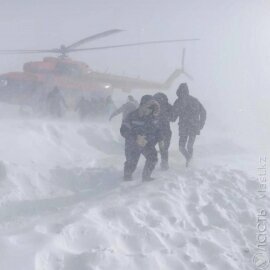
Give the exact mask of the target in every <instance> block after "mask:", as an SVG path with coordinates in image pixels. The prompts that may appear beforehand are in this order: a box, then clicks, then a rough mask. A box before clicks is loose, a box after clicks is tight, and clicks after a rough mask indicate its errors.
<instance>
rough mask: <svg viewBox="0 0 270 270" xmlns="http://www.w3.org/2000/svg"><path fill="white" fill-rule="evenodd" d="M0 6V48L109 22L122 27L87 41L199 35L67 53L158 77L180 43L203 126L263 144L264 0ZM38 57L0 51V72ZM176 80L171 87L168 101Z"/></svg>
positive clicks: (175, 60)
mask: <svg viewBox="0 0 270 270" xmlns="http://www.w3.org/2000/svg"><path fill="white" fill-rule="evenodd" d="M0 4H1V10H0V33H1V43H0V49H32V48H33V49H47V48H48V49H49V48H55V47H58V46H60V45H61V44H66V45H68V44H71V43H73V42H75V41H77V40H79V39H81V38H84V37H86V36H89V35H92V34H95V33H98V32H102V31H105V30H108V29H112V28H119V29H125V30H126V31H125V32H123V33H119V34H117V35H115V36H111V37H107V38H104V39H102V40H99V41H95V42H93V43H89V46H87V47H90V46H91V45H93V46H97V45H114V44H118V43H128V42H139V41H149V40H159V39H179V38H200V41H198V42H194V43H183V44H170V45H155V46H154V45H153V46H152V45H151V46H145V47H140V48H135V47H134V48H121V49H114V50H107V51H96V52H88V53H78V54H74V55H71V57H72V58H74V59H78V60H82V61H84V62H86V63H88V64H89V66H90V67H91V68H92V69H95V70H99V71H104V70H107V69H108V70H109V72H111V73H116V74H121V75H122V74H123V73H124V74H126V75H129V76H134V77H137V76H140V77H141V78H145V79H151V80H155V81H164V80H165V79H166V78H167V77H168V76H169V74H170V73H171V72H172V71H173V70H174V69H175V68H177V67H179V66H180V58H181V51H182V48H184V47H186V49H187V58H186V68H187V70H188V71H189V72H190V73H191V74H192V76H193V77H194V78H195V80H194V82H190V81H188V80H187V81H188V82H189V85H190V90H191V92H192V94H194V95H195V96H197V97H198V98H199V99H200V100H201V101H202V102H203V103H204V104H205V106H206V108H207V109H208V115H209V118H208V125H209V126H211V127H213V128H216V129H220V131H222V132H224V133H226V132H227V133H228V135H232V136H234V137H236V138H237V137H238V138H243V139H246V141H247V143H248V141H250V143H252V144H254V145H256V146H261V147H262V149H266V147H267V146H268V145H269V143H267V141H268V138H269V136H270V130H269V112H270V110H269V102H270V93H269V90H270V77H269V64H270V34H269V27H270V3H269V1H263V0H256V1H251V0H227V1H218V0H215V1H214V0H205V1H199V0H191V1H182V0H178V1H151V0H148V1H130V0H126V1H124V0H115V1H104V0H101V1H86V0H77V1H52V0H47V1H37V0H36V1H34V0H29V1H19V0H17V1H4V0H1V1H0ZM44 56H46V55H44ZM42 57H43V55H23V56H15V55H10V56H6V55H0V72H1V73H5V72H8V71H15V70H18V71H19V70H21V69H22V66H23V64H24V63H25V62H27V61H34V60H40V59H42ZM183 80H186V79H185V78H181V79H179V80H178V81H177V82H176V84H175V85H174V88H172V89H171V90H170V92H169V93H170V94H169V95H170V99H171V101H173V99H174V98H175V94H174V92H175V88H176V87H177V84H178V83H179V82H181V81H183ZM211 123H212V125H211ZM244 137H245V138H244Z"/></svg>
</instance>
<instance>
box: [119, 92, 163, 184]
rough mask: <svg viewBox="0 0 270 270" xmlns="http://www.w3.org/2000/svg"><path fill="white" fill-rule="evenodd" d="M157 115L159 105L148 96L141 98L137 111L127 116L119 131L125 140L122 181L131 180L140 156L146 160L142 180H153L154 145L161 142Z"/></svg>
mask: <svg viewBox="0 0 270 270" xmlns="http://www.w3.org/2000/svg"><path fill="white" fill-rule="evenodd" d="M158 114H159V104H158V103H157V102H156V101H155V100H154V99H153V97H152V96H150V95H145V96H143V97H142V98H141V102H140V106H139V108H138V109H137V110H135V111H133V112H131V113H130V114H128V116H127V117H126V118H125V119H124V120H123V122H122V126H121V129H120V132H121V135H122V136H123V137H124V138H125V156H126V162H125V164H124V180H125V181H128V180H132V174H133V172H134V171H135V169H136V167H137V164H138V161H139V158H140V155H141V154H142V155H144V157H145V158H146V161H145V165H144V168H143V172H142V180H143V181H149V180H153V178H152V177H151V174H152V172H153V170H154V168H155V166H156V163H157V150H156V148H155V145H156V144H157V143H158V142H161V141H162V139H163V138H162V135H161V132H160V129H159V127H158V125H157V121H156V116H157V115H158Z"/></svg>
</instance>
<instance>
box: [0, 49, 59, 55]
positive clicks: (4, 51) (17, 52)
mask: <svg viewBox="0 0 270 270" xmlns="http://www.w3.org/2000/svg"><path fill="white" fill-rule="evenodd" d="M31 53H60V51H59V50H58V49H52V50H0V54H31Z"/></svg>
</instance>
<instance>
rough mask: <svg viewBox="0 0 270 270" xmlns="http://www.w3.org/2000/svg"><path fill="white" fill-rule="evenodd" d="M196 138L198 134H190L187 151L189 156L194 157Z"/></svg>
mask: <svg viewBox="0 0 270 270" xmlns="http://www.w3.org/2000/svg"><path fill="white" fill-rule="evenodd" d="M195 139H196V135H193V134H192V135H189V136H188V143H187V151H188V153H189V158H190V159H191V158H192V155H193V145H194V142H195Z"/></svg>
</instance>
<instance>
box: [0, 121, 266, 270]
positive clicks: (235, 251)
mask: <svg viewBox="0 0 270 270" xmlns="http://www.w3.org/2000/svg"><path fill="white" fill-rule="evenodd" d="M118 127H119V122H115V123H114V124H108V123H87V122H86V123H79V122H78V121H59V122H57V121H52V120H48V119H47V120H46V119H44V120H40V119H39V120H35V119H28V118H24V119H16V118H14V119H2V120H1V126H0V141H1V144H0V155H1V158H0V159H1V163H0V179H1V180H0V269H3V270H4V269H11V270H17V269H18V270H62V269H64V270H75V269H80V270H101V269H102V270H107V269H117V270H122V269H123V270H124V269H125V270H126V269H129V270H139V269H140V270H141V269H146V270H152V269H153V270H157V269H162V270H163V269H169V270H179V269H181V270H185V269H187V270H203V269H209V270H217V269H218V270H225V269H226V270H227V269H230V270H240V269H241V270H244V269H245V270H251V269H254V267H253V265H252V256H253V254H254V249H255V244H256V220H257V207H258V201H257V199H256V189H257V188H258V182H257V179H256V173H255V171H256V168H257V166H258V164H257V161H256V160H255V159H256V158H257V156H256V157H255V158H254V157H250V154H249V153H248V152H246V151H245V149H243V148H241V147H240V146H238V145H234V144H233V143H232V142H231V141H229V140H226V138H224V139H223V141H222V139H221V138H220V139H219V140H216V141H217V143H215V139H214V137H213V138H211V141H208V144H207V143H206V141H203V140H202V141H198V143H197V147H196V150H197V151H196V154H197V157H196V159H194V162H193V164H192V167H191V168H190V169H185V168H184V162H183V159H182V158H181V156H180V154H179V153H178V151H177V146H176V145H175V143H174V144H173V145H172V158H171V170H170V171H168V172H161V171H160V170H159V169H158V168H157V170H156V171H155V176H156V177H157V179H156V180H155V181H153V182H149V183H142V182H141V180H140V171H141V166H142V164H141V163H140V167H139V168H138V170H137V172H136V174H135V177H136V180H135V181H133V182H130V183H123V182H122V163H123V161H124V157H123V140H122V139H121V138H120V136H119V132H118ZM202 137H203V136H202ZM176 139H177V136H176V137H175V138H174V142H175V141H176ZM218 141H220V142H219V143H218ZM211 144H212V147H211ZM213 147H214V149H215V151H213ZM210 149H212V150H210ZM251 156H252V155H251ZM254 160H255V161H254ZM265 204H266V207H268V208H269V206H270V203H269V198H267V199H266V200H265Z"/></svg>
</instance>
